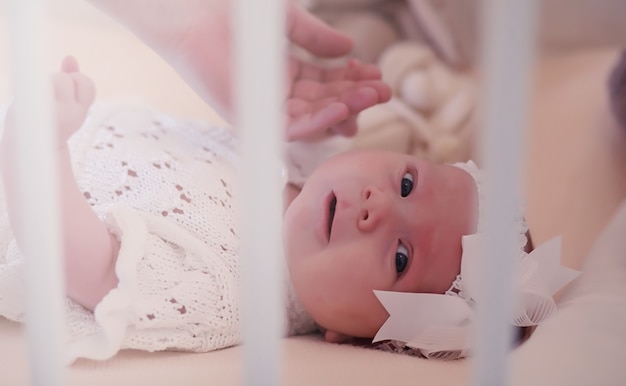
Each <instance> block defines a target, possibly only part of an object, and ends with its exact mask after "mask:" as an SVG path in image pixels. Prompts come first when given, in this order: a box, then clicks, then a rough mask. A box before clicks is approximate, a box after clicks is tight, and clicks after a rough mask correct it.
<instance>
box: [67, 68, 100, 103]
mask: <svg viewBox="0 0 626 386" xmlns="http://www.w3.org/2000/svg"><path fill="white" fill-rule="evenodd" d="M72 78H73V80H74V95H75V98H76V101H77V102H78V103H80V104H82V105H91V104H92V103H93V101H94V99H95V98H96V86H95V85H94V83H93V81H92V80H91V79H90V78H88V77H87V76H85V75H83V74H81V73H73V74H72Z"/></svg>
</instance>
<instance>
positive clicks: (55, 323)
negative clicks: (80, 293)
mask: <svg viewBox="0 0 626 386" xmlns="http://www.w3.org/2000/svg"><path fill="white" fill-rule="evenodd" d="M9 3H10V4H9V5H10V7H11V8H10V11H11V12H10V18H9V19H10V33H11V61H12V63H11V65H12V72H13V80H14V82H13V92H14V94H13V95H14V96H15V100H19V101H20V103H19V104H17V105H16V107H18V108H17V109H16V110H15V123H16V125H17V136H16V142H17V143H16V149H17V152H16V153H17V154H16V156H15V158H16V159H14V161H13V162H12V166H14V167H19V168H20V169H21V173H20V176H21V177H22V178H21V179H20V181H19V183H18V184H17V186H12V187H9V188H13V189H17V193H18V197H20V198H21V201H20V203H19V204H20V205H19V213H20V220H21V221H20V223H19V225H20V228H21V229H20V230H19V231H20V232H21V233H23V234H25V235H26V236H25V237H26V240H25V242H24V243H22V244H21V245H20V247H21V248H22V252H23V253H24V257H25V260H26V273H25V277H26V287H27V288H26V291H27V296H26V312H27V320H26V334H27V341H28V349H29V350H28V353H29V356H30V361H31V367H30V374H31V383H32V384H33V385H51V386H61V385H64V384H65V374H64V366H63V358H64V355H62V354H63V340H64V333H63V332H64V329H63V324H64V322H63V320H64V308H63V293H64V291H63V284H62V283H63V276H62V275H63V270H62V260H61V244H60V240H61V238H60V231H59V228H60V227H59V224H60V221H59V205H58V204H57V202H58V192H57V188H58V178H57V163H56V162H55V161H56V158H55V157H53V147H54V145H53V141H54V140H55V139H56V137H55V135H56V132H55V131H54V129H53V125H52V122H53V120H52V116H53V115H52V110H51V104H50V95H51V93H50V91H51V90H50V82H49V81H48V77H47V71H45V70H44V68H43V63H45V60H44V58H45V51H44V47H45V46H44V28H43V26H44V22H45V20H46V18H45V14H44V11H45V8H46V7H45V4H44V1H41V0H39V1H37V0H13V1H10V2H9Z"/></svg>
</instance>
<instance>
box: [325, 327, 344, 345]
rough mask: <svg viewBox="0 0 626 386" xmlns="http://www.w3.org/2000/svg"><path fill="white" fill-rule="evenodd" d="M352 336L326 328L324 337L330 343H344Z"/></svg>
mask: <svg viewBox="0 0 626 386" xmlns="http://www.w3.org/2000/svg"><path fill="white" fill-rule="evenodd" d="M349 338H350V337H349V336H347V335H344V334H341V333H339V332H335V331H330V330H326V332H325V333H324V339H325V340H326V341H327V342H329V343H343V342H345V341H346V340H348V339H349Z"/></svg>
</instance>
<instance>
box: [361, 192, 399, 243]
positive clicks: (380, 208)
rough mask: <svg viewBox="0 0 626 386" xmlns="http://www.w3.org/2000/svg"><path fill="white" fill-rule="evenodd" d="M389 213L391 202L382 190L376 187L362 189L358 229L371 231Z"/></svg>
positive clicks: (389, 214)
mask: <svg viewBox="0 0 626 386" xmlns="http://www.w3.org/2000/svg"><path fill="white" fill-rule="evenodd" d="M391 215H392V213H391V202H390V199H389V197H387V195H386V194H385V193H384V192H381V191H380V190H379V189H378V188H376V187H366V188H365V189H363V192H362V194H361V208H360V210H359V214H358V216H359V217H358V218H357V227H358V228H359V230H361V231H363V232H371V231H373V230H375V229H376V228H377V227H378V226H379V225H380V224H381V223H382V222H383V221H385V219H386V218H387V217H389V216H391Z"/></svg>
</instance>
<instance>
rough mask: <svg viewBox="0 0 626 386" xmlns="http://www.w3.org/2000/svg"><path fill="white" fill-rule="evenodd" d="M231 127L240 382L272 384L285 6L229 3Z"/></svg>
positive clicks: (279, 275) (280, 275) (278, 320)
mask: <svg viewBox="0 0 626 386" xmlns="http://www.w3.org/2000/svg"><path fill="white" fill-rule="evenodd" d="M234 4H236V5H237V8H236V10H235V12H234V14H235V16H236V19H235V24H234V25H235V27H236V31H237V32H236V39H235V43H236V46H235V47H236V50H235V53H236V58H237V60H236V62H237V65H236V70H237V71H236V72H235V75H236V76H235V80H236V81H237V83H236V88H235V90H236V98H237V115H236V116H237V118H236V126H237V127H238V129H239V130H240V134H241V136H240V138H241V141H242V142H241V146H242V147H241V149H242V154H243V161H242V162H243V165H242V169H243V170H242V172H241V176H242V180H241V185H240V188H241V190H240V191H241V193H242V197H241V198H242V199H243V205H242V215H243V216H242V220H241V221H242V225H243V226H242V240H243V243H242V250H241V251H242V267H243V272H242V297H243V302H242V316H243V338H244V347H243V351H244V354H243V356H244V358H243V360H244V374H243V375H244V384H245V385H267V386H273V385H279V384H281V380H280V363H281V359H282V358H281V352H280V337H281V335H282V332H283V329H282V327H283V324H284V314H285V311H284V304H285V302H284V301H283V300H282V295H283V287H282V284H284V283H285V277H284V274H285V272H283V270H282V269H281V268H282V267H283V265H282V261H281V260H282V259H283V251H282V249H283V248H282V242H281V237H280V235H281V228H282V200H281V197H282V186H281V185H280V181H281V171H282V148H281V147H280V145H279V144H280V142H279V141H280V139H281V138H282V132H283V122H282V120H281V116H280V114H279V112H280V111H281V108H282V103H283V101H284V95H283V94H284V93H283V90H284V87H283V84H284V82H283V78H282V77H283V76H284V74H285V73H286V72H285V71H286V69H285V68H284V67H285V66H284V62H283V60H284V54H283V51H284V49H285V47H284V41H285V39H284V30H285V29H284V25H285V23H284V20H285V16H284V3H283V1H281V0H263V1H259V0H238V1H236V2H234Z"/></svg>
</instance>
